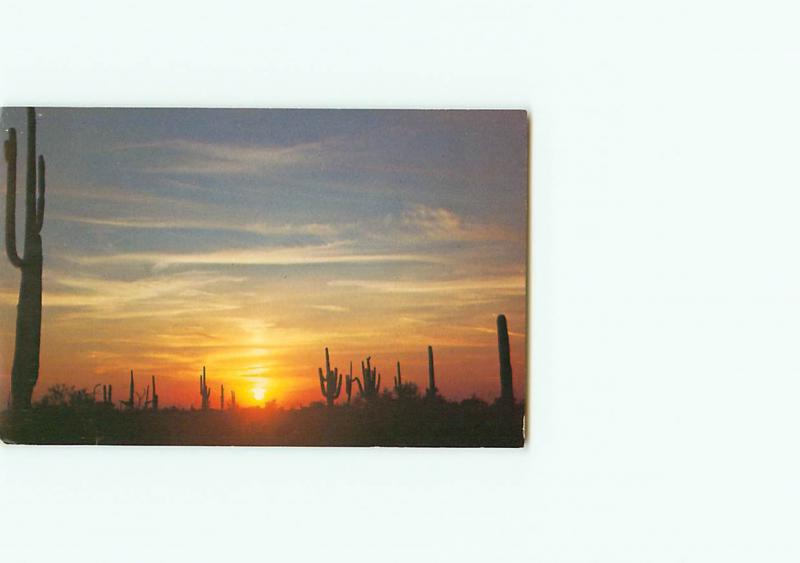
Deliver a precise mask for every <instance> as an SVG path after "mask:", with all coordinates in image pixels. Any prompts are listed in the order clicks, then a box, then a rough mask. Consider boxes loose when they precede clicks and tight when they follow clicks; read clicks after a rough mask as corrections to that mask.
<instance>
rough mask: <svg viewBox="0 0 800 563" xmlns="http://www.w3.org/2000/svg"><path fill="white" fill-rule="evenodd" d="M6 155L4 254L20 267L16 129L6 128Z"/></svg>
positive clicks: (4, 144)
mask: <svg viewBox="0 0 800 563" xmlns="http://www.w3.org/2000/svg"><path fill="white" fill-rule="evenodd" d="M3 147H4V152H5V157H6V168H7V176H6V254H7V255H8V259H9V260H10V261H11V263H12V264H13V265H14V267H16V268H21V267H22V258H20V257H19V254H17V130H16V129H14V128H13V127H12V128H11V129H9V130H8V140H7V141H6V142H5V143H3Z"/></svg>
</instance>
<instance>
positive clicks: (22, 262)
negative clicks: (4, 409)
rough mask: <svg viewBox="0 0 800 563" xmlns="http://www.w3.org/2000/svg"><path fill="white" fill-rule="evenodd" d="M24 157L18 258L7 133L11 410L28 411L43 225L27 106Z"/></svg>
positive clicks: (12, 134)
mask: <svg viewBox="0 0 800 563" xmlns="http://www.w3.org/2000/svg"><path fill="white" fill-rule="evenodd" d="M27 113H28V139H27V143H28V154H27V159H26V177H25V247H24V250H23V256H22V258H20V256H19V254H17V231H16V228H17V227H16V219H17V131H16V129H14V128H13V127H12V128H11V129H9V130H8V140H7V141H6V142H5V143H4V148H5V158H6V166H7V179H6V180H7V183H6V254H7V255H8V259H9V261H10V262H11V264H12V265H13V266H14V267H16V268H19V269H20V272H21V277H20V284H19V301H18V302H17V327H16V329H17V331H16V340H15V343H14V363H13V365H12V368H11V408H13V409H27V408H30V406H31V395H32V394H33V388H34V386H35V385H36V381H37V380H38V379H39V346H40V343H41V334H42V262H43V259H42V256H43V255H42V235H41V233H42V227H43V226H44V190H45V179H44V157H43V156H40V157H39V171H38V172H39V174H38V193H37V174H36V111H35V110H34V109H33V108H28V112H27Z"/></svg>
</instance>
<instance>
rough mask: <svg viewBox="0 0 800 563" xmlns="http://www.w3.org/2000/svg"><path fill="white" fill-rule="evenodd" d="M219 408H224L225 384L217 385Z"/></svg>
mask: <svg viewBox="0 0 800 563" xmlns="http://www.w3.org/2000/svg"><path fill="white" fill-rule="evenodd" d="M219 410H221V411H224V410H225V385H220V386H219Z"/></svg>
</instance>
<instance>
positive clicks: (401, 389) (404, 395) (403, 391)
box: [394, 362, 417, 399]
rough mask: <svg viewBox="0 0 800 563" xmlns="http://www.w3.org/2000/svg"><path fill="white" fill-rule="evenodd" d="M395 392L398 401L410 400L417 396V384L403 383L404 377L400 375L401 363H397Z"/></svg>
mask: <svg viewBox="0 0 800 563" xmlns="http://www.w3.org/2000/svg"><path fill="white" fill-rule="evenodd" d="M394 392H395V394H396V395H397V398H398V399H410V398H413V397H416V396H417V385H416V383H414V382H409V383H403V376H402V375H401V374H400V362H397V375H396V376H395V378H394Z"/></svg>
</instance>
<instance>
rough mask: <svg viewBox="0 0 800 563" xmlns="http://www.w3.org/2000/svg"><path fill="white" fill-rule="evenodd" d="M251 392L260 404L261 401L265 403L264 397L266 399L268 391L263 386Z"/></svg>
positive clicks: (254, 388)
mask: <svg viewBox="0 0 800 563" xmlns="http://www.w3.org/2000/svg"><path fill="white" fill-rule="evenodd" d="M251 392H252V394H253V399H255V400H256V401H259V402H260V401H263V400H264V397H265V396H266V394H267V390H266V389H264V388H263V387H261V386H259V387H253V389H252V391H251Z"/></svg>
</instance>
